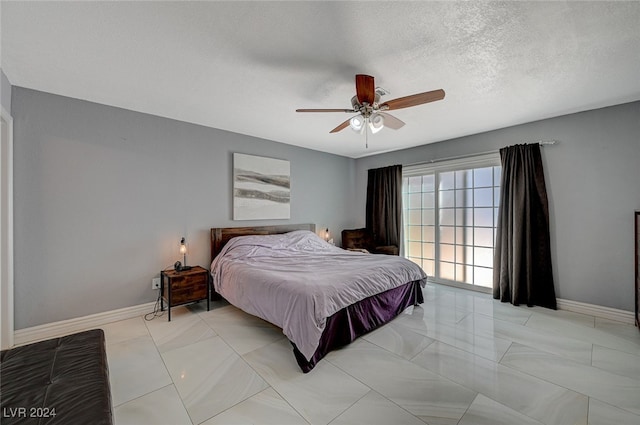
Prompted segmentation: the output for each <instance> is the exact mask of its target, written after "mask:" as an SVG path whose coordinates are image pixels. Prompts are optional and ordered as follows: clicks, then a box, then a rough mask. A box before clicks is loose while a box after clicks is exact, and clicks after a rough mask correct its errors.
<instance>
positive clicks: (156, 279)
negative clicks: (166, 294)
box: [151, 277, 160, 289]
mask: <svg viewBox="0 0 640 425" xmlns="http://www.w3.org/2000/svg"><path fill="white" fill-rule="evenodd" d="M151 289H160V278H159V277H154V278H153V279H151Z"/></svg>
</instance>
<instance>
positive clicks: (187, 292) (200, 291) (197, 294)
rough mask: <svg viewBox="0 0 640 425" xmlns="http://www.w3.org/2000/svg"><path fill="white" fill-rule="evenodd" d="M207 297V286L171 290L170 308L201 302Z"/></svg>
mask: <svg viewBox="0 0 640 425" xmlns="http://www.w3.org/2000/svg"><path fill="white" fill-rule="evenodd" d="M206 297H207V285H206V284H205V285H198V286H194V287H192V288H180V289H176V288H172V290H171V306H172V307H173V306H176V305H179V304H184V303H188V302H192V301H194V300H196V301H197V300H202V299H204V298H206Z"/></svg>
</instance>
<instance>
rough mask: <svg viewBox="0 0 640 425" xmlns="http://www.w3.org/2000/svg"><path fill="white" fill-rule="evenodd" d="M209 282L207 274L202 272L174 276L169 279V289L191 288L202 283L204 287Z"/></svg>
mask: <svg viewBox="0 0 640 425" xmlns="http://www.w3.org/2000/svg"><path fill="white" fill-rule="evenodd" d="M208 282H209V279H208V276H207V275H203V274H197V275H190V276H176V277H174V278H172V279H171V289H172V290H179V289H182V288H191V287H193V286H197V285H202V286H204V287H205V288H206V286H207V283H208Z"/></svg>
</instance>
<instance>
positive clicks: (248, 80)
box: [0, 1, 640, 157]
mask: <svg viewBox="0 0 640 425" xmlns="http://www.w3.org/2000/svg"><path fill="white" fill-rule="evenodd" d="M0 7H1V9H0V13H1V19H2V21H1V23H2V30H1V36H2V40H1V50H0V54H1V55H0V59H1V66H2V69H3V71H4V72H5V74H6V75H7V77H8V78H9V80H10V81H11V83H12V84H13V85H16V86H21V87H28V88H32V89H36V90H42V91H46V92H51V93H56V94H60V95H64V96H70V97H74V98H78V99H85V100H89V101H93V102H99V103H103V104H107V105H113V106H118V107H121V108H127V109H131V110H135V111H140V112H146V113H150V114H155V115H160V116H163V117H169V118H174V119H178V120H183V121H187V122H191V123H197V124H201V125H205V126H210V127H215V128H220V129H224V130H229V131H233V132H237V133H243V134H248V135H251V136H257V137H261V138H265V139H271V140H275V141H279V142H284V143H288V144H292V145H299V146H304V147H308V148H311V149H316V150H320V151H325V152H331V153H336V154H339V155H345V156H349V157H360V156H365V155H370V154H373V153H378V152H383V151H390V150H396V149H401V148H406V147H411V146H417V145H421V144H425V143H432V142H436V141H441V140H446V139H450V138H454V137H459V136H463V135H468V134H473V133H479V132H483V131H488V130H492V129H496V128H502V127H507V126H511V125H515V124H520V123H524V122H530V121H535V120H539V119H544V118H549V117H553V116H558V115H563V114H567V113H572V112H578V111H583V110H588V109H594V108H598V107H604V106H609V105H614V104H619V103H625V102H630V101H635V100H640V29H639V28H640V25H639V22H640V2H637V1H636V2H584V3H583V2H544V3H539V2H504V3H502V2H488V3H479V2H464V3H462V2H8V1H2V3H1V6H0ZM357 73H365V74H370V75H373V76H374V77H375V78H376V85H377V86H381V87H383V88H385V89H386V90H388V91H389V92H390V93H391V94H389V95H387V96H385V97H384V98H383V99H393V98H396V97H402V96H406V95H409V94H413V93H416V92H423V91H429V90H434V89H439V88H442V89H444V90H445V92H446V94H447V95H446V98H445V99H444V100H442V101H439V102H435V103H430V104H426V105H421V106H416V107H413V108H409V109H402V110H398V111H394V112H393V115H395V116H396V117H398V118H400V119H401V120H403V121H404V122H405V123H406V125H405V126H404V127H403V128H401V129H399V130H397V131H394V130H391V129H388V128H385V129H383V130H382V131H381V132H379V133H377V134H375V135H373V136H369V148H368V149H366V148H365V142H364V136H362V135H359V134H357V133H354V132H353V131H351V130H350V129H348V128H347V129H345V130H343V131H342V132H340V133H338V134H329V130H331V129H332V128H334V127H335V126H337V125H338V124H339V123H341V122H342V121H344V120H345V119H347V118H348V117H349V115H346V114H344V113H324V114H300V113H296V112H295V109H296V108H349V107H350V106H351V104H350V99H351V97H352V96H353V95H354V94H355V86H354V75H355V74H357ZM544 137H547V138H553V137H554V135H552V134H549V135H544Z"/></svg>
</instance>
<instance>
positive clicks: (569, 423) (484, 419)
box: [103, 284, 640, 425]
mask: <svg viewBox="0 0 640 425" xmlns="http://www.w3.org/2000/svg"><path fill="white" fill-rule="evenodd" d="M424 294H425V303H424V304H423V305H422V306H419V307H411V308H409V309H407V310H406V311H405V312H404V313H403V314H402V315H400V316H399V317H398V318H396V319H395V320H393V321H392V322H391V323H389V324H387V325H385V326H384V327H382V328H380V329H378V330H376V331H374V332H372V333H370V334H368V335H365V336H364V337H362V338H360V339H358V340H357V341H355V342H354V343H352V344H351V345H349V346H348V347H346V348H344V349H341V350H338V351H334V352H332V353H330V354H329V355H328V356H327V357H325V359H323V360H322V361H321V362H320V363H319V364H318V366H316V368H315V369H314V370H313V371H311V372H310V373H309V374H303V373H302V372H301V371H300V369H299V368H298V366H297V364H296V362H295V360H294V357H293V352H292V350H291V345H290V344H289V342H288V341H287V340H286V339H285V338H284V337H283V335H282V333H281V331H280V330H279V329H278V328H275V327H273V326H271V325H270V324H268V323H265V322H263V321H262V320H259V319H256V318H255V317H252V316H249V315H247V314H244V313H243V312H241V311H239V310H238V309H236V308H234V307H233V306H230V305H228V304H226V303H222V302H218V303H213V306H212V310H211V311H209V312H207V311H206V308H205V305H204V303H201V304H196V305H193V306H189V307H180V308H176V309H173V310H172V321H171V322H170V323H169V322H167V318H166V315H165V316H163V317H157V318H155V319H153V320H151V321H145V320H144V318H142V317H140V318H135V319H130V320H125V321H122V322H116V323H112V324H109V325H106V326H104V327H103V329H104V330H105V333H106V338H107V356H108V361H109V370H110V379H111V391H112V398H113V404H114V414H115V422H116V424H117V425H126V424H135V425H141V424H167V425H178V424H205V425H221V424H224V425H230V424H277V425H286V424H319V425H325V424H331V425H353V424H367V425H376V424H380V425H390V424H395V425H398V424H424V423H426V424H429V425H453V424H457V425H471V424H478V425H480V424H490V425H500V424H505V425H528V424H558V425H578V424H581V425H586V424H590V425H612V424H616V425H632V424H633V425H638V424H640V332H638V329H637V328H635V327H634V326H631V325H625V324H621V323H617V322H613V321H608V320H602V319H598V318H594V317H593V316H586V315H581V314H576V313H570V312H567V311H551V310H547V309H543V308H538V307H534V308H528V307H513V306H511V305H509V304H502V303H500V302H497V301H494V300H493V299H491V297H490V296H489V295H486V294H480V293H476V292H470V291H465V290H461V289H457V288H451V287H446V286H440V285H433V284H429V285H428V286H427V288H425V289H424Z"/></svg>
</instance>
